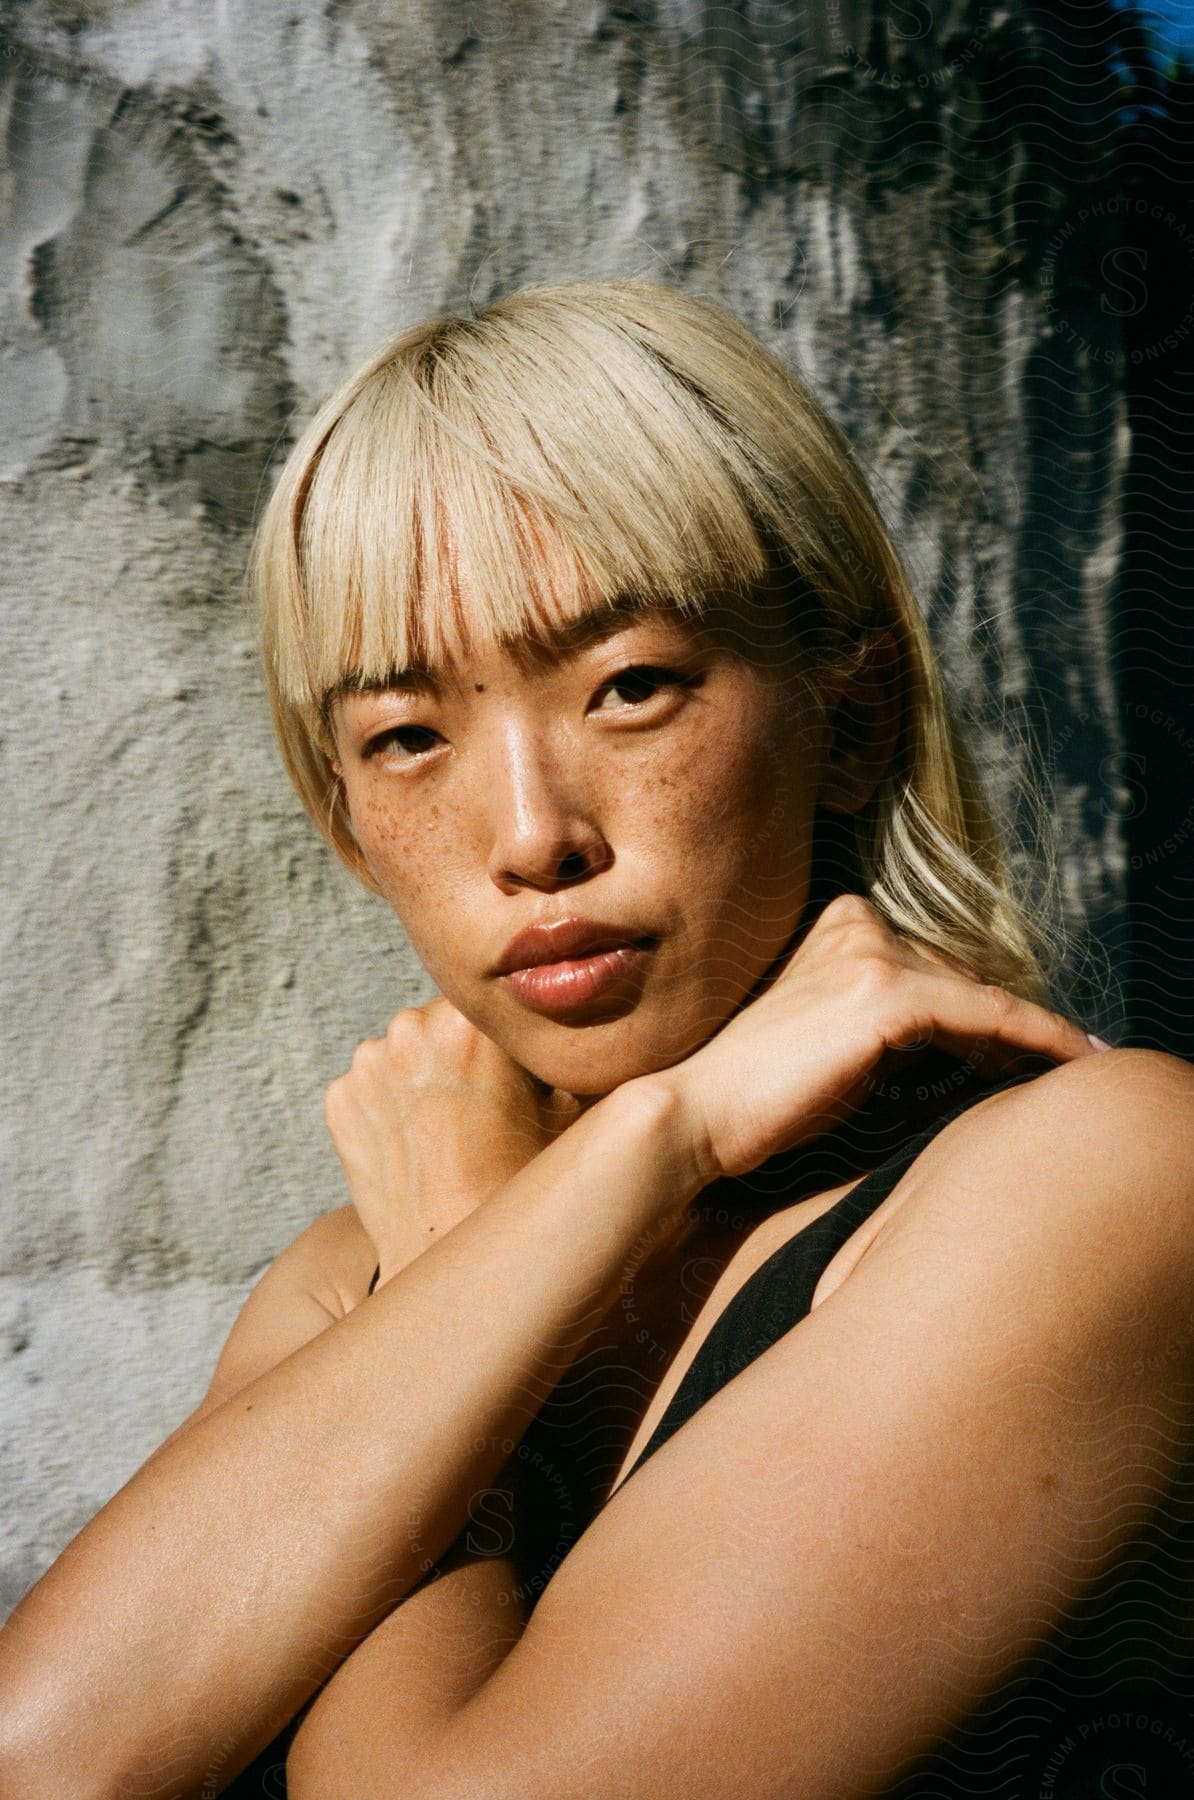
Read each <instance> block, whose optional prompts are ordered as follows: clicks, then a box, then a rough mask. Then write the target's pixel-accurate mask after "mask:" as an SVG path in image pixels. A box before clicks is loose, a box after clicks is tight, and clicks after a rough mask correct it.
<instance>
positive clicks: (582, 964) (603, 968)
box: [500, 943, 648, 1013]
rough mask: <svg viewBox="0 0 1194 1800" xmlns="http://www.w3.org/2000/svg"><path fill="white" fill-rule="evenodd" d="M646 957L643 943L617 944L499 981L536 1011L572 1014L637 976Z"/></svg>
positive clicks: (539, 966) (516, 972) (506, 975)
mask: <svg viewBox="0 0 1194 1800" xmlns="http://www.w3.org/2000/svg"><path fill="white" fill-rule="evenodd" d="M647 955H648V946H647V945H645V944H641V943H639V944H619V945H618V946H617V948H616V949H613V950H594V951H591V952H590V953H589V954H588V955H580V956H572V957H567V958H565V959H563V960H562V961H560V962H550V963H537V964H535V965H534V967H532V968H528V969H513V970H511V971H510V972H509V973H508V974H504V975H502V976H501V977H500V980H501V981H502V982H503V984H504V985H506V986H508V987H510V988H511V989H512V990H513V992H514V993H515V994H516V995H517V997H518V999H519V1000H521V1001H522V1003H523V1004H524V1005H525V1006H529V1007H531V1008H532V1009H533V1010H534V1011H535V1012H542V1013H559V1012H571V1011H572V1010H573V1009H574V1008H575V1007H578V1006H583V1005H585V1004H586V1003H587V1002H589V1001H592V1000H596V999H598V998H599V997H600V996H601V995H603V994H605V993H606V992H607V991H608V990H609V989H611V988H613V987H614V986H615V985H616V984H617V983H619V982H621V981H623V980H624V979H625V977H627V976H629V975H632V974H635V973H637V972H638V971H639V969H640V967H641V965H642V964H643V962H645V960H646V958H647Z"/></svg>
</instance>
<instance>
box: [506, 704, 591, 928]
mask: <svg viewBox="0 0 1194 1800" xmlns="http://www.w3.org/2000/svg"><path fill="white" fill-rule="evenodd" d="M583 758H584V750H583V747H582V746H581V745H579V744H568V743H563V742H560V741H552V742H549V741H548V740H547V737H546V735H545V734H541V733H538V732H535V731H533V730H532V729H531V728H529V727H528V726H526V725H519V724H515V723H510V724H508V725H507V727H506V729H505V730H504V731H503V732H501V733H500V734H498V735H495V737H494V740H493V742H492V744H491V746H490V754H489V757H488V759H487V767H486V771H485V781H486V796H485V800H486V810H487V823H488V830H489V837H490V848H489V875H490V879H491V880H492V881H493V882H494V884H495V885H496V886H497V887H499V888H501V889H502V891H503V892H506V893H514V892H517V890H518V889H519V888H524V887H533V888H539V889H542V890H543V891H544V892H545V893H552V892H554V891H555V890H556V889H557V888H564V887H571V886H573V885H575V883H577V882H578V881H584V880H587V879H588V877H589V876H591V875H596V874H598V873H599V872H600V871H601V870H602V869H604V868H606V867H608V865H609V864H610V863H611V862H612V860H613V851H612V848H611V847H610V845H609V843H608V842H607V840H606V838H605V836H604V834H603V832H602V829H601V824H600V820H599V817H598V812H599V798H598V795H597V794H596V792H595V791H594V786H593V783H592V780H591V779H589V780H586V779H585V775H584V770H583V768H582V762H583Z"/></svg>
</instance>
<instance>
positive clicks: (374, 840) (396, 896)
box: [353, 800, 457, 909]
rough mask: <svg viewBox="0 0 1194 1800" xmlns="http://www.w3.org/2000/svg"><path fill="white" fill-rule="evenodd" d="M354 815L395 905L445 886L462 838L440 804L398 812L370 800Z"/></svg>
mask: <svg viewBox="0 0 1194 1800" xmlns="http://www.w3.org/2000/svg"><path fill="white" fill-rule="evenodd" d="M353 818H354V822H355V826H356V832H357V838H358V841H359V843H360V845H361V848H362V849H363V850H364V852H365V855H366V857H367V858H368V861H369V865H370V867H371V868H372V870H373V873H374V874H375V876H376V877H377V879H378V881H379V882H380V884H381V886H382V888H383V890H384V892H385V895H386V898H387V899H388V900H389V901H390V903H391V905H394V906H396V907H401V908H403V909H405V908H408V907H411V906H417V905H418V903H419V902H420V901H421V900H423V899H425V898H426V899H433V898H434V896H435V894H436V893H439V892H442V890H443V885H444V880H445V875H446V873H447V865H448V862H449V860H450V858H451V856H452V854H453V852H452V845H453V843H454V842H456V841H457V839H456V838H455V837H454V834H453V832H452V829H451V825H450V822H448V821H445V819H444V818H443V816H442V813H441V809H440V807H439V806H438V805H435V804H433V805H431V806H429V807H427V808H426V809H419V810H417V811H416V810H414V809H410V810H407V811H403V812H399V811H397V809H395V808H391V807H386V806H382V805H381V804H379V803H378V802H376V801H373V802H371V801H368V800H366V801H365V802H364V803H363V804H362V806H361V807H360V808H359V811H358V812H354V814H353Z"/></svg>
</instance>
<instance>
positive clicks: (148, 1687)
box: [0, 1083, 707, 1795]
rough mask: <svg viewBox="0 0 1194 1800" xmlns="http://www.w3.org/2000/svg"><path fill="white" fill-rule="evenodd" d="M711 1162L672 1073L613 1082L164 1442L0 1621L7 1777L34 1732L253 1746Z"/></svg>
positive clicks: (152, 1758)
mask: <svg viewBox="0 0 1194 1800" xmlns="http://www.w3.org/2000/svg"><path fill="white" fill-rule="evenodd" d="M614 1170H616V1179H611V1174H612V1172H613V1171H614ZM706 1178H707V1177H706V1176H705V1174H704V1172H703V1171H702V1170H701V1169H699V1168H698V1167H697V1165H696V1162H695V1160H694V1158H693V1155H692V1148H691V1145H690V1142H689V1139H688V1126H687V1121H686V1120H685V1119H684V1118H683V1117H682V1115H681V1112H680V1109H679V1108H678V1106H677V1104H676V1103H675V1101H674V1100H673V1098H672V1097H671V1095H670V1094H669V1093H668V1092H667V1091H666V1090H664V1089H663V1088H661V1087H659V1086H657V1085H656V1084H651V1083H630V1084H627V1086H626V1087H624V1088H621V1089H618V1090H616V1091H615V1093H613V1094H612V1095H610V1096H608V1097H607V1099H606V1100H604V1101H602V1102H600V1103H599V1104H598V1105H597V1106H594V1107H593V1108H592V1109H591V1111H590V1112H588V1113H587V1114H586V1115H585V1116H584V1117H583V1118H581V1119H579V1120H577V1122H576V1124H575V1125H574V1126H573V1127H572V1128H571V1129H570V1130H569V1131H568V1132H566V1133H565V1134H564V1135H563V1136H562V1137H560V1138H559V1139H557V1140H556V1142H555V1143H553V1144H552V1145H550V1146H549V1147H548V1148H547V1149H546V1150H544V1151H543V1152H542V1153H541V1154H540V1155H539V1156H538V1157H536V1159H535V1160H534V1162H532V1163H530V1164H528V1165H527V1167H526V1168H525V1169H524V1170H523V1171H522V1172H521V1173H520V1174H519V1175H518V1176H516V1177H515V1178H514V1179H513V1180H512V1181H510V1182H509V1183H508V1184H507V1185H506V1186H505V1187H504V1188H503V1189H501V1190H500V1191H499V1192H498V1193H497V1194H496V1195H494V1196H493V1197H492V1199H490V1200H488V1201H487V1202H486V1203H485V1204H484V1205H483V1206H481V1207H479V1208H477V1209H476V1211H475V1212H473V1213H471V1214H470V1215H469V1216H468V1217H467V1218H465V1219H464V1220H462V1221H461V1223H460V1224H459V1225H457V1226H456V1227H455V1229H454V1230H452V1231H451V1232H450V1233H449V1234H448V1235H447V1236H446V1237H445V1238H444V1239H443V1240H442V1241H441V1242H439V1243H437V1244H435V1245H433V1246H432V1247H431V1249H429V1250H428V1251H427V1252H426V1253H425V1254H423V1255H422V1256H420V1257H419V1258H418V1259H417V1260H416V1261H414V1262H412V1263H411V1264H410V1265H409V1267H407V1268H405V1269H403V1270H402V1271H401V1272H400V1273H399V1274H397V1275H395V1276H394V1277H393V1278H392V1279H390V1280H388V1281H387V1282H386V1284H385V1286H384V1287H379V1288H378V1290H377V1292H376V1293H375V1294H374V1295H373V1297H372V1298H371V1299H370V1300H369V1301H368V1303H367V1304H364V1305H361V1306H358V1307H356V1308H355V1309H354V1310H353V1311H352V1312H351V1313H350V1314H349V1315H348V1317H347V1318H345V1319H343V1320H341V1321H339V1322H337V1323H336V1324H335V1325H333V1326H331V1327H329V1328H328V1329H327V1330H326V1331H324V1332H322V1333H321V1334H320V1335H319V1336H318V1337H316V1338H315V1339H313V1340H312V1341H311V1342H310V1343H309V1344H307V1345H305V1346H304V1347H303V1348H302V1349H301V1350H299V1351H297V1352H295V1354H293V1355H292V1356H290V1357H288V1358H287V1359H286V1360H285V1361H284V1362H283V1363H281V1364H280V1365H279V1366H278V1367H276V1368H274V1369H272V1370H271V1371H270V1372H269V1373H268V1374H266V1375H264V1376H262V1377H261V1378H260V1379H259V1380H257V1381H254V1382H251V1383H249V1385H248V1386H247V1387H245V1388H243V1389H241V1391H240V1392H239V1393H238V1394H236V1395H235V1396H234V1397H233V1398H232V1399H231V1400H228V1401H226V1402H225V1403H224V1404H223V1405H222V1406H219V1407H217V1408H216V1409H215V1410H214V1411H213V1412H211V1413H209V1414H208V1415H207V1416H206V1417H204V1418H203V1419H201V1420H199V1421H198V1422H197V1423H196V1424H195V1425H194V1427H193V1428H192V1429H191V1430H189V1431H188V1432H186V1433H185V1434H183V1435H182V1436H181V1437H178V1438H176V1439H174V1440H172V1441H170V1442H168V1443H167V1444H166V1445H164V1446H163V1447H162V1448H161V1449H160V1450H159V1451H158V1452H157V1453H156V1454H155V1455H154V1456H153V1457H151V1458H150V1460H149V1461H148V1462H147V1463H146V1464H145V1466H144V1467H143V1468H142V1469H141V1470H140V1471H139V1472H138V1473H137V1474H136V1475H135V1476H134V1477H133V1478H132V1480H131V1481H130V1482H129V1483H127V1484H126V1486H125V1487H124V1488H122V1489H121V1490H120V1492H119V1493H118V1494H117V1495H115V1496H114V1498H113V1499H112V1500H111V1501H109V1503H108V1504H107V1506H105V1507H104V1508H103V1510H102V1511H101V1512H100V1513H99V1514H98V1515H97V1516H96V1518H95V1519H94V1520H93V1521H92V1522H91V1524H90V1525H89V1526H88V1527H86V1529H85V1530H84V1531H83V1532H82V1533H81V1534H80V1535H79V1537H78V1538H76V1539H75V1541H74V1542H73V1543H72V1544H71V1545H70V1547H69V1549H68V1551H67V1552H66V1553H65V1554H64V1556H63V1557H62V1558H60V1559H59V1561H58V1562H57V1563H56V1564H55V1565H54V1567H53V1568H52V1569H51V1570H50V1571H49V1572H48V1574H47V1575H46V1576H45V1577H43V1579H42V1581H41V1582H40V1583H39V1584H38V1585H37V1586H36V1587H35V1588H34V1589H33V1590H32V1591H31V1593H30V1594H29V1595H28V1596H26V1599H25V1600H24V1601H23V1602H22V1604H21V1606H20V1607H19V1608H18V1609H17V1612H16V1613H15V1614H14V1616H13V1619H12V1621H11V1622H10V1624H9V1625H8V1627H7V1628H6V1630H5V1632H4V1633H3V1634H0V1651H3V1653H4V1654H3V1657H2V1658H0V1661H2V1663H3V1674H2V1677H0V1693H2V1694H3V1696H4V1697H3V1701H2V1702H0V1704H2V1708H3V1714H4V1719H3V1725H2V1729H3V1732H4V1739H3V1740H0V1743H2V1742H4V1741H6V1742H7V1743H8V1744H10V1745H13V1744H15V1746H16V1747H15V1748H13V1749H11V1750H10V1751H8V1752H7V1757H8V1761H7V1766H6V1765H5V1760H4V1759H5V1754H6V1753H5V1751H4V1749H3V1748H0V1768H4V1769H5V1773H6V1774H9V1772H10V1771H11V1774H10V1775H9V1787H8V1788H6V1791H10V1790H11V1791H12V1792H14V1793H22V1792H26V1791H29V1792H33V1791H44V1779H45V1773H46V1769H45V1766H44V1765H45V1764H47V1763H48V1762H49V1761H50V1759H51V1750H50V1748H49V1747H50V1746H53V1752H52V1771H51V1772H52V1773H57V1774H63V1775H64V1776H69V1777H71V1778H76V1779H77V1778H81V1776H82V1773H83V1771H85V1770H86V1769H88V1768H97V1767H98V1768H99V1769H101V1770H103V1771H104V1780H105V1781H106V1783H107V1791H119V1780H120V1778H121V1777H122V1776H125V1775H130V1774H137V1775H142V1776H144V1775H149V1776H152V1777H153V1778H154V1779H155V1780H156V1781H158V1783H159V1784H164V1785H159V1787H158V1789H157V1791H158V1792H160V1793H170V1794H175V1795H184V1794H189V1793H195V1792H198V1791H199V1790H200V1789H201V1788H202V1785H203V1783H204V1780H205V1778H206V1777H207V1776H208V1775H209V1772H210V1771H211V1770H212V1769H213V1768H215V1767H217V1766H218V1767H219V1769H220V1770H221V1771H222V1774H221V1780H226V1779H228V1778H230V1776H231V1774H232V1772H234V1771H235V1770H237V1769H239V1768H241V1767H243V1766H244V1764H245V1763H247V1762H248V1761H249V1760H251V1758H252V1757H253V1756H254V1755H255V1754H256V1753H257V1752H258V1751H259V1750H260V1749H261V1748H262V1747H263V1746H264V1745H265V1744H266V1743H268V1742H269V1741H270V1739H271V1738H272V1737H273V1736H274V1735H275V1734H276V1733H277V1732H278V1731H279V1729H280V1728H281V1727H282V1725H283V1724H284V1723H285V1722H286V1720H288V1719H289V1718H291V1717H292V1716H293V1715H294V1713H295V1712H296V1711H297V1710H298V1709H299V1707H300V1706H301V1705H303V1703H304V1702H305V1701H306V1700H307V1699H308V1698H309V1697H310V1696H311V1694H312V1693H313V1692H315V1690H316V1689H317V1688H318V1687H320V1686H322V1685H323V1684H324V1683H325V1682H326V1681H328V1679H329V1678H330V1676H331V1675H332V1673H333V1672H334V1670H335V1669H336V1668H337V1667H338V1666H339V1664H340V1663H341V1662H342V1661H343V1660H344V1658H345V1657H346V1656H348V1655H349V1653H350V1652H351V1651H352V1650H353V1648H354V1647H355V1645H357V1644H358V1643H360V1642H361V1640H362V1639H363V1638H364V1637H365V1636H366V1635H367V1634H368V1633H369V1632H370V1631H371V1630H372V1629H373V1628H374V1626H375V1625H376V1624H377V1623H378V1622H379V1620H381V1619H382V1618H383V1617H385V1615H386V1614H387V1613H388V1612H390V1611H391V1610H392V1609H393V1608H394V1607H395V1606H396V1605H397V1604H398V1603H399V1601H401V1600H402V1598H403V1596H404V1595H405V1594H407V1593H408V1592H410V1590H411V1589H412V1588H413V1587H414V1586H415V1585H416V1584H417V1583H418V1582H419V1581H420V1579H421V1578H422V1576H423V1575H424V1573H425V1572H426V1570H427V1569H428V1568H429V1567H430V1565H431V1563H432V1562H434V1560H435V1559H436V1558H437V1557H438V1556H440V1555H441V1554H442V1553H443V1552H444V1551H445V1550H446V1549H447V1548H448V1547H449V1546H450V1545H451V1544H452V1543H453V1541H454V1539H455V1538H456V1537H457V1536H458V1534H459V1533H460V1531H461V1529H462V1527H463V1525H464V1523H465V1520H466V1518H467V1516H468V1511H469V1505H470V1501H471V1499H472V1497H473V1496H474V1495H475V1494H476V1492H477V1490H478V1488H479V1487H483V1486H484V1485H485V1484H486V1483H487V1482H491V1481H492V1480H493V1478H494V1476H495V1475H496V1473H497V1472H498V1471H499V1470H500V1469H501V1467H502V1465H503V1463H504V1462H505V1460H506V1458H507V1456H508V1455H509V1453H510V1451H509V1446H510V1443H511V1442H517V1440H518V1438H519V1437H520V1436H521V1435H522V1433H523V1432H524V1430H525V1428H526V1426H527V1423H528V1421H529V1420H530V1418H531V1417H532V1415H533V1414H534V1413H535V1412H536V1410H537V1409H538V1407H539V1406H540V1404H541V1403H542V1400H543V1398H544V1396H545V1395H546V1393H547V1392H548V1391H549V1390H550V1388H551V1387H552V1386H553V1384H554V1383H555V1381H556V1380H557V1379H558V1378H559V1375H560V1374H561V1373H562V1371H563V1370H564V1369H565V1368H566V1367H567V1366H568V1363H569V1361H570V1359H571V1357H572V1355H573V1354H574V1353H575V1349H576V1346H577V1344H578V1342H579V1341H580V1340H581V1339H582V1338H583V1336H584V1335H585V1333H586V1332H587V1331H588V1330H590V1329H591V1328H592V1326H593V1324H594V1323H595V1322H596V1321H597V1320H598V1319H599V1318H600V1317H601V1316H603V1314H604V1312H605V1311H607V1310H608V1308H609V1306H610V1305H611V1304H612V1303H613V1301H614V1299H615V1297H616V1294H617V1291H618V1283H619V1281H620V1278H621V1274H622V1271H623V1268H624V1266H625V1264H626V1262H627V1260H628V1258H629V1257H630V1256H631V1255H632V1254H633V1252H634V1251H635V1248H636V1245H637V1244H639V1243H640V1241H641V1240H642V1237H643V1234H644V1233H645V1232H646V1233H652V1232H654V1230H655V1229H656V1227H657V1225H658V1222H659V1220H660V1218H661V1217H662V1216H665V1215H666V1214H667V1213H668V1211H669V1209H674V1211H675V1212H677V1213H678V1212H679V1211H680V1210H682V1208H683V1207H684V1205H686V1203H687V1202H688V1201H689V1200H690V1199H691V1198H692V1197H693V1195H694V1194H695V1193H696V1192H698V1191H699V1189H700V1186H701V1185H702V1182H703V1181H704V1180H705V1179H706ZM41 1745H45V1746H46V1749H45V1750H44V1753H43V1752H42V1751H41V1750H40V1749H35V1748H34V1746H41ZM39 1756H40V1757H42V1761H40V1762H39V1760H38V1759H39ZM39 1782H41V1783H42V1786H41V1787H39V1785H38V1784H39ZM77 1791H78V1790H77ZM99 1791H105V1789H104V1786H103V1784H102V1783H101V1784H100V1785H99Z"/></svg>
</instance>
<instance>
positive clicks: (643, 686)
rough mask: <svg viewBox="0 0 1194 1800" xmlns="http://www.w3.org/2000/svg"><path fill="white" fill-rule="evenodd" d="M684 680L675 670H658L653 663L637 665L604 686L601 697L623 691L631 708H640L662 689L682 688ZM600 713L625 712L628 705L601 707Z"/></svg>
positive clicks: (599, 690) (601, 689)
mask: <svg viewBox="0 0 1194 1800" xmlns="http://www.w3.org/2000/svg"><path fill="white" fill-rule="evenodd" d="M681 685H682V679H681V677H680V675H679V674H678V673H677V671H676V670H675V669H663V668H657V667H656V666H655V665H654V664H653V663H635V664H633V665H632V667H630V668H628V669H622V670H621V671H620V672H619V673H618V674H617V675H613V676H611V677H610V679H609V680H608V681H606V682H604V683H603V684H602V686H601V687H600V688H599V689H598V693H599V694H600V695H603V696H604V695H606V694H610V693H613V692H614V691H615V690H617V689H621V690H622V691H623V693H624V694H625V695H626V697H627V701H628V703H629V705H631V706H639V705H641V704H642V703H643V701H644V700H650V699H653V698H654V696H655V695H656V694H657V693H658V692H659V690H660V689H661V688H665V687H680V686H681ZM597 710H598V712H625V711H626V710H627V707H626V705H621V706H614V707H608V706H604V705H599V706H598V708H597Z"/></svg>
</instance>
